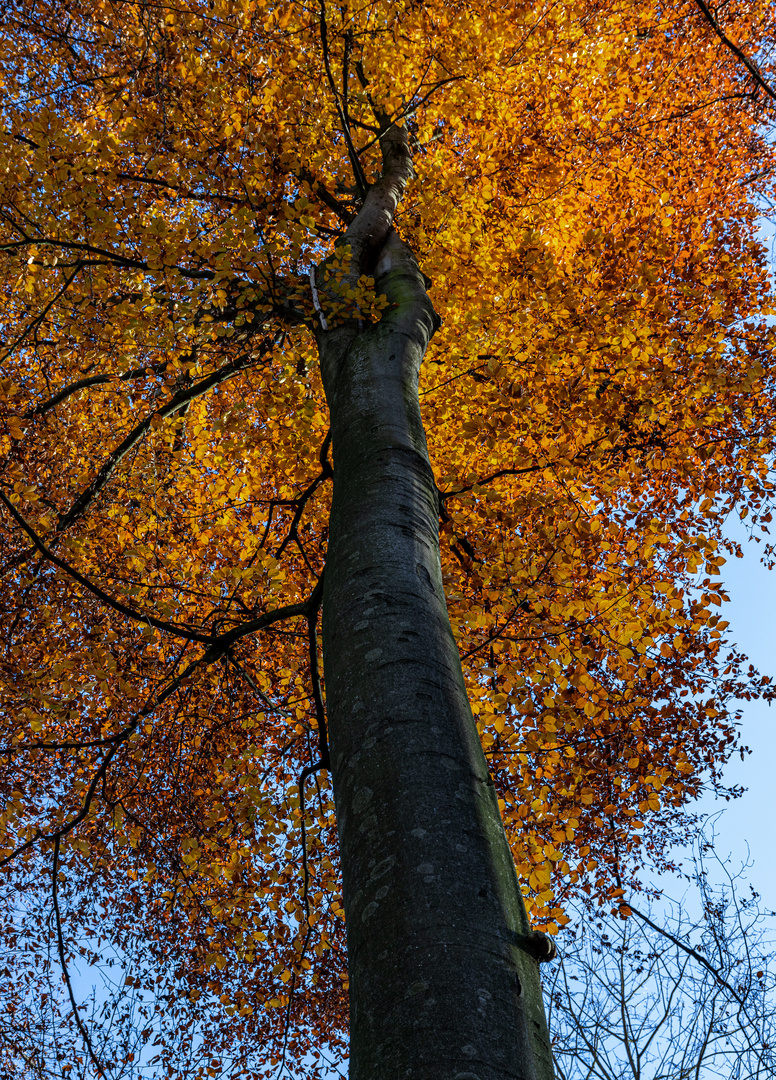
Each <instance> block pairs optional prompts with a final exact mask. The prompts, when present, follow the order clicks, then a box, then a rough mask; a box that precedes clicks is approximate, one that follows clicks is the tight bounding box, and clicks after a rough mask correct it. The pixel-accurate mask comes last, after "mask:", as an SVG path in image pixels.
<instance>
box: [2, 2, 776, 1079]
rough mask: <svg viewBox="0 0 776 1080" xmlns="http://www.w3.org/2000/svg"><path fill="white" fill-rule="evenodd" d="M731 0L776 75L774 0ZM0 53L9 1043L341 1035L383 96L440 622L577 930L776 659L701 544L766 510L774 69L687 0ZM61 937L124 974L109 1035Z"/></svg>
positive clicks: (636, 858)
mask: <svg viewBox="0 0 776 1080" xmlns="http://www.w3.org/2000/svg"><path fill="white" fill-rule="evenodd" d="M717 17H718V19H719V20H720V25H723V26H724V30H725V34H726V36H727V37H728V38H729V39H731V40H733V41H734V42H736V43H737V44H738V45H739V46H740V48H741V49H742V50H744V51H745V52H746V53H747V55H749V56H751V57H754V58H756V59H757V62H758V64H759V65H760V70H761V71H762V73H763V78H764V79H765V78H767V77H769V76H768V70H769V68H768V65H769V55H770V54H769V50H770V49H772V47H773V44H774V40H775V35H776V12H775V10H774V8H773V5H772V4H771V3H769V2H768V0H745V2H744V3H741V4H739V5H737V6H735V10H734V9H733V7H732V6H731V7H730V9H728V8H727V7H726V6H724V5H722V6H720V8H719V9H718V16H717ZM0 69H1V70H2V73H3V75H2V78H3V80H4V86H3V100H2V105H1V106H0V109H1V110H2V124H0V127H1V128H2V131H1V132H0V140H1V146H2V149H1V150H0V155H1V156H0V162H1V163H2V166H3V168H2V170H0V205H1V207H2V210H1V219H0V251H1V254H0V313H1V314H0V319H1V321H2V336H3V347H2V354H1V359H0V366H1V368H2V370H1V371H0V376H1V380H0V395H1V400H0V462H1V465H2V480H1V481H0V499H1V500H2V504H3V505H2V508H1V509H0V548H1V550H0V562H1V563H2V573H3V585H2V589H3V593H2V610H1V614H2V624H3V634H2V659H1V660H0V679H1V680H2V689H1V691H0V693H1V695H2V719H1V720H0V724H1V725H2V728H1V736H0V744H1V745H0V750H2V755H1V756H0V760H2V770H3V771H2V779H1V780H0V790H1V791H2V795H3V805H2V816H1V817H0V824H1V825H2V831H1V832H0V849H1V850H0V855H2V858H3V860H4V862H3V867H4V869H3V874H4V878H3V889H4V895H5V897H6V898H7V904H6V907H5V908H4V909H3V911H2V913H1V914H0V927H1V928H2V929H1V932H2V935H3V937H4V939H5V942H6V946H7V948H8V954H7V956H8V959H7V960H6V961H5V965H6V973H5V977H4V983H5V987H4V991H3V992H4V994H6V1002H5V1005H4V1009H5V1019H4V1020H3V1021H2V1022H1V1023H0V1031H3V1032H4V1034H3V1035H2V1038H3V1040H4V1043H3V1051H2V1052H3V1053H5V1054H6V1057H7V1060H9V1061H11V1060H13V1061H16V1062H17V1064H16V1065H15V1066H14V1068H15V1069H16V1070H17V1071H16V1072H13V1073H12V1075H20V1076H21V1075H27V1072H25V1069H28V1070H29V1075H32V1074H33V1073H35V1074H36V1075H37V1074H38V1073H37V1072H36V1068H37V1066H35V1064H34V1063H35V1062H47V1063H48V1064H47V1065H46V1068H49V1067H50V1069H51V1070H53V1071H52V1072H51V1075H55V1074H56V1075H62V1073H64V1074H65V1075H67V1073H68V1071H69V1070H70V1069H71V1068H72V1069H74V1070H75V1072H74V1075H80V1074H81V1073H82V1072H83V1070H84V1068H86V1067H87V1065H88V1067H89V1068H91V1069H92V1070H94V1069H96V1067H97V1066H96V1065H95V1061H100V1062H102V1063H103V1064H104V1063H106V1062H107V1063H110V1062H114V1063H115V1062H118V1064H117V1065H115V1068H114V1072H115V1075H116V1076H120V1075H121V1076H123V1075H130V1074H131V1070H132V1068H136V1067H137V1065H138V1062H141V1063H142V1064H143V1065H144V1066H147V1067H148V1070H149V1071H148V1075H153V1076H162V1075H165V1074H169V1075H187V1076H189V1075H195V1076H196V1075H211V1076H215V1075H217V1074H218V1073H219V1072H224V1073H226V1072H234V1073H235V1075H236V1074H238V1073H239V1074H240V1075H257V1076H258V1075H264V1074H265V1073H268V1072H269V1071H277V1069H278V1067H279V1065H280V1063H281V1060H284V1061H286V1062H288V1063H291V1064H294V1063H295V1067H298V1068H304V1069H308V1070H315V1069H316V1068H318V1067H321V1068H322V1067H323V1058H320V1057H318V1056H317V1055H318V1052H319V1051H320V1052H325V1053H326V1054H333V1055H335V1056H336V1055H337V1054H339V1053H341V1052H343V1048H344V1047H345V1045H346V1043H345V1039H346V1035H345V1004H346V997H347V994H346V991H347V974H346V972H347V960H346V957H345V955H344V947H343V941H344V938H343V923H342V908H341V903H340V899H339V891H338V889H339V887H338V871H337V848H336V826H335V821H334V814H333V802H332V799H331V793H330V788H329V786H328V781H327V774H326V773H325V772H324V773H318V774H316V776H315V777H314V778H312V779H310V780H309V781H308V784H307V789H306V790H307V796H308V797H307V804H306V807H305V821H306V837H305V839H306V852H307V859H306V866H303V863H302V857H301V850H302V836H301V831H300V829H301V822H302V816H303V813H302V808H301V807H300V801H299V785H298V778H299V774H300V772H301V770H302V769H303V768H305V767H306V766H308V765H310V764H311V763H312V762H314V761H315V760H316V759H317V755H318V752H317V747H318V740H319V729H320V724H319V719H320V717H321V713H320V709H319V708H316V693H315V680H316V678H317V675H316V671H317V652H318V650H317V647H316V636H315V635H316V628H317V627H318V625H319V623H318V606H319V603H320V599H319V594H320V587H319V586H318V585H317V583H318V581H319V577H320V575H321V573H322V571H323V567H324V563H325V555H326V542H327V521H328V509H329V506H330V497H331V490H330V480H331V475H332V467H333V468H336V461H332V459H331V455H330V453H329V446H328V440H327V431H328V419H327V411H326V406H325V401H324V397H323V391H322V387H321V381H320V375H319V368H318V364H317V353H316V345H315V339H314V335H313V334H312V333H311V327H312V326H313V325H315V324H317V321H318V320H320V318H321V315H322V316H323V318H324V319H325V320H326V321H327V324H329V325H336V323H337V320H344V319H360V320H364V321H365V322H366V321H369V320H372V321H374V320H379V318H380V315H381V312H382V310H383V307H384V300H383V299H382V298H381V297H380V296H379V295H377V294H376V292H375V290H374V280H373V279H371V278H369V277H363V278H362V279H361V281H360V282H359V283H358V285H357V286H355V287H352V286H351V285H349V284H348V283H347V280H346V275H347V268H348V250H347V248H346V247H343V246H341V245H340V246H338V247H336V248H335V241H336V240H337V238H338V236H340V235H341V234H342V232H343V230H344V227H345V226H346V225H347V223H348V222H349V221H350V220H351V219H352V217H353V216H354V214H355V213H356V212H357V210H358V208H359V205H360V201H361V199H362V197H363V194H364V192H365V190H366V188H367V186H368V185H369V184H370V183H371V182H373V181H374V179H375V178H376V176H377V173H378V171H379V168H380V148H379V136H380V134H381V132H383V131H384V130H385V125H386V124H390V123H398V124H403V125H404V126H405V127H406V129H407V131H408V136H409V139H410V145H411V147H412V150H413V156H414V167H415V172H416V177H415V179H414V181H413V182H412V184H411V186H410V188H409V190H408V193H407V195H406V197H405V199H404V201H403V203H402V204H401V206H400V207H399V210H398V212H397V216H396V222H395V224H396V228H397V229H398V231H399V232H400V234H401V236H402V237H403V238H404V239H405V240H406V241H407V242H408V244H409V245H410V246H411V248H412V250H413V251H414V252H415V254H416V256H417V258H418V260H419V262H420V264H421V266H422V268H423V271H424V273H425V274H426V275H427V276H428V278H429V279H430V281H431V283H432V285H431V288H430V296H431V298H432V299H433V302H434V305H435V307H436V309H437V311H438V312H439V313H440V314H441V316H442V326H441V328H440V329H439V330H438V332H437V333H436V335H435V337H434V339H433V342H432V345H431V348H430V350H429V354H428V356H427V359H426V362H425V365H424V371H423V375H422V381H421V388H420V392H421V405H422V412H423V417H424V422H425V427H426V433H427V437H428V441H429V448H430V453H431V460H432V463H433V465H434V469H435V472H436V476H437V482H438V486H439V489H440V528H441V534H442V559H443V568H444V572H445V575H446V588H447V597H448V603H449V609H450V614H451V619H452V622H453V628H454V631H455V633H456V635H457V638H458V643H459V646H460V651H461V655H462V657H463V662H464V670H465V674H466V677H467V680H468V687H469V692H470V697H471V699H472V702H473V708H474V710H475V712H476V714H477V717H478V724H479V728H480V732H481V738H482V743H483V746H484V748H485V750H486V753H487V755H488V759H489V762H490V764H491V768H492V771H493V774H494V779H495V782H496V785H497V788H498V791H499V795H500V798H501V800H502V802H503V815H504V820H505V824H506V827H507V831H508V834H509V837H510V841H511V844H512V848H513V852H514V857H515V861H516V865H517V867H518V872H519V874H520V875H521V878H522V880H524V882H525V888H526V892H527V899H528V902H529V904H530V905H531V907H532V914H533V918H534V920H535V922H536V924H537V925H541V926H544V927H546V928H549V929H550V931H551V932H555V931H556V930H557V928H558V927H559V926H562V925H563V923H564V922H565V921H566V918H567V917H566V915H565V914H564V897H566V896H568V895H569V893H570V892H576V891H578V890H580V889H582V890H585V891H586V892H587V893H588V894H589V895H592V896H593V897H596V898H600V900H601V901H602V902H605V903H607V904H608V905H609V906H611V903H612V901H614V903H615V906H616V904H617V903H618V898H619V897H621V896H622V892H621V890H622V888H624V887H629V885H630V883H631V882H632V880H633V878H634V875H635V874H636V872H637V871H638V870H639V868H640V867H641V866H643V865H644V863H645V861H650V860H652V861H657V863H658V864H661V860H663V859H664V858H665V857H668V855H670V847H671V845H672V844H673V843H675V842H676V841H677V840H681V839H682V837H683V836H685V835H686V833H687V830H688V828H689V827H691V818H690V817H689V816H688V814H687V805H688V801H689V800H691V799H692V797H693V796H694V795H696V794H697V793H698V792H699V791H700V790H701V789H702V787H703V786H704V785H708V784H709V783H716V782H718V781H719V779H720V775H721V773H720V770H721V768H722V766H723V765H724V763H725V761H726V759H727V758H728V756H729V755H730V753H731V752H732V751H733V750H734V749H735V747H736V739H737V737H736V729H735V715H736V714H735V711H734V709H735V705H734V703H732V702H733V699H735V698H740V697H746V696H748V695H751V694H757V693H761V692H765V693H770V690H769V688H768V685H767V682H766V680H761V679H760V678H759V676H758V675H757V674H756V673H754V672H752V671H751V669H748V668H747V662H746V660H745V658H743V657H742V656H741V655H740V654H739V653H738V652H736V650H735V649H734V648H733V647H732V645H731V644H730V643H729V642H728V641H727V640H726V627H727V623H726V622H725V621H724V609H723V608H722V601H723V600H724V590H723V589H722V587H721V585H720V583H719V576H718V575H719V566H720V564H721V563H722V562H723V561H724V554H725V544H724V542H723V540H722V537H723V535H724V531H725V520H726V518H727V517H728V515H730V514H733V515H737V516H740V517H746V516H747V515H748V520H749V521H751V522H753V523H754V524H755V525H758V526H759V525H763V524H765V523H767V522H768V521H769V520H770V514H769V509H768V508H769V505H770V501H771V492H772V479H771V473H770V463H771V458H772V454H773V449H774V436H775V434H776V430H775V424H776V415H775V413H774V406H775V405H776V399H775V397H774V375H775V374H776V371H775V370H774V362H773V347H774V332H773V329H772V328H770V327H769V325H768V319H769V316H771V315H772V314H773V313H774V297H773V293H772V286H771V283H770V281H769V279H768V273H767V261H766V252H765V249H764V247H763V244H762V242H761V241H759V240H758V237H757V220H758V213H759V212H760V210H761V207H762V206H763V205H764V203H765V200H767V199H768V198H769V197H772V196H773V193H774V177H776V172H775V171H774V170H775V168H776V162H775V161H774V152H773V149H772V146H771V145H770V143H769V141H768V123H769V120H770V119H772V116H773V111H772V110H773V101H772V100H771V99H770V98H769V96H768V94H767V92H766V90H765V89H763V87H762V86H761V85H758V84H757V83H756V81H755V80H754V78H753V76H752V74H751V73H750V71H748V70H747V68H746V67H744V66H742V64H741V63H740V62H739V60H738V58H737V57H736V55H735V54H734V53H733V52H731V50H730V49H729V48H727V47H726V45H725V43H724V42H723V41H721V40H720V37H719V35H718V34H716V33H715V32H714V28H713V27H712V26H711V25H710V23H709V21H708V19H706V18H705V17H704V14H703V12H702V11H701V10H700V9H699V8H698V6H697V5H696V4H695V3H694V2H690V0H687V2H683V0H672V2H670V3H667V4H660V3H655V2H651V0H647V2H641V3H638V4H636V3H632V2H630V0H624V2H621V3H616V2H614V0H580V2H576V3H572V2H568V3H563V4H555V5H552V4H547V5H545V6H540V7H537V6H536V5H530V4H521V3H512V2H503V3H502V2H498V3H484V2H483V3H476V2H463V0H462V2H460V3H456V2H454V3H451V2H445V3H440V2H437V0H429V2H426V3H423V4H420V3H414V2H403V3H396V2H394V0H391V2H369V3H368V4H366V5H361V4H354V3H350V0H347V2H344V3H341V4H339V5H337V6H336V7H335V6H334V5H333V4H332V5H328V6H327V7H326V8H324V7H322V6H321V7H319V6H317V5H316V4H307V3H303V2H297V0H292V2H284V3H274V2H272V0H270V2H267V0H181V2H180V3H178V4H167V3H164V2H160V3H150V2H148V3H145V2H144V3H140V2H138V3H124V4H114V3H109V2H107V0H89V2H71V3H67V4H64V5H63V4H62V3H56V4H55V3H50V2H36V0H27V2H21V0H18V2H10V3H8V4H6V5H5V7H4V13H3V19H2V26H1V27H0ZM324 260H326V261H325V262H324ZM311 266H316V267H317V268H318V270H317V273H318V277H317V279H315V278H314V279H313V281H312V287H311V279H310V277H309V270H310V267H311ZM316 305H319V306H320V312H319V311H318V310H316ZM311 627H312V630H311ZM311 635H312V638H311ZM311 640H312V645H313V647H312V648H311ZM324 692H325V687H324ZM731 703H732V704H731ZM306 878H308V879H309V880H308V881H307V882H306V880H305V879H306ZM0 906H1V905H0ZM47 950H50V951H51V952H50V955H53V957H54V958H56V957H57V956H59V957H60V958H61V957H65V958H67V959H68V961H69V962H70V963H71V964H72V962H73V958H74V957H77V956H78V954H79V952H80V953H81V954H82V955H83V956H85V957H87V958H91V959H92V960H93V961H95V962H96V963H98V966H99V964H100V963H101V964H102V967H103V970H104V971H108V972H112V974H111V976H110V977H111V978H112V979H114V982H115V986H113V988H112V989H111V988H110V987H109V988H107V989H103V990H101V991H100V993H99V994H98V1004H99V1005H103V1004H104V1003H105V1002H108V1003H112V1004H110V1008H108V1005H105V1009H106V1010H107V1011H106V1012H105V1015H104V1016H103V1017H102V1018H100V1017H95V1018H93V1019H92V1018H88V1017H87V1016H86V1014H85V1013H82V1014H80V1015H81V1016H82V1017H83V1019H82V1020H80V1021H79V1026H80V1027H82V1028H84V1029H88V1031H87V1034H88V1033H90V1038H91V1049H90V1050H87V1049H85V1048H84V1040H83V1032H82V1031H79V1030H78V1027H77V1026H76V1025H75V1024H74V1022H73V1021H72V1019H70V1020H68V1014H69V1001H68V994H67V990H66V989H63V988H62V987H61V984H60V983H59V982H58V981H56V980H53V981H51V983H49V982H48V981H47V980H48V978H49V976H48V971H49V969H48V967H47V962H46V956H47V955H49V954H48V953H47ZM108 950H110V951H108ZM109 956H115V965H114V967H112V968H107V967H106V966H105V965H106V964H107V959H106V958H107V957H109ZM122 965H123V966H122ZM118 971H121V975H120V977H116V972H118ZM52 978H53V977H52ZM85 985H86V984H85V983H81V984H77V983H76V984H75V988H74V989H73V987H71V989H73V993H74V995H75V996H78V994H76V991H78V993H79V994H80V993H82V992H84V993H85V991H84V986H85ZM79 986H80V989H79ZM41 995H43V997H41ZM111 1009H113V1011H112V1012H111V1011H110V1010H111ZM133 1010H134V1011H133ZM52 1031H55V1032H56V1033H57V1034H56V1039H55V1040H54V1041H50V1039H51V1034H50V1033H51V1032H52ZM141 1046H142V1047H144V1048H145V1049H141ZM311 1052H312V1053H311ZM133 1053H134V1054H136V1055H138V1057H137V1059H136V1061H135V1065H134V1066H133V1065H132V1064H131V1062H132V1058H131V1055H132V1054H133ZM305 1054H307V1055H308V1056H307V1058H306V1059H305V1062H306V1063H305V1064H304V1065H300V1062H301V1061H302V1059H303V1058H304V1056H305ZM89 1056H91V1063H90V1064H89V1063H88V1057H89ZM25 1057H26V1059H27V1061H28V1064H27V1066H23V1065H22V1064H19V1062H22V1061H23V1060H24V1059H25ZM152 1058H156V1059H157V1060H156V1061H155V1063H154V1064H149V1062H150V1061H151V1059H152ZM79 1059H81V1060H82V1061H83V1062H87V1064H78V1060H79ZM41 1075H43V1074H42V1073H41ZM46 1075H49V1073H48V1072H47V1073H46ZM111 1075H113V1074H111Z"/></svg>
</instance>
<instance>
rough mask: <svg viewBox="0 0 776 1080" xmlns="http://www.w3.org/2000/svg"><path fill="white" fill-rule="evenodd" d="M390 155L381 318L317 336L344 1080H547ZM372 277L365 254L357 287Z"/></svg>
mask: <svg viewBox="0 0 776 1080" xmlns="http://www.w3.org/2000/svg"><path fill="white" fill-rule="evenodd" d="M383 149H384V174H383V181H382V185H383V186H382V189H381V190H378V191H377V192H376V193H375V189H376V188H378V186H379V183H380V182H378V185H375V187H373V188H372V189H370V193H369V196H367V200H366V203H365V207H364V211H362V215H363V218H362V221H361V222H360V225H359V227H360V228H361V234H362V235H364V234H366V235H367V236H368V240H369V241H370V242H371V243H372V247H373V251H374V250H375V248H376V252H377V266H376V270H375V275H376V278H377V281H376V287H377V290H378V292H380V293H385V294H386V295H387V297H388V300H389V304H390V307H389V308H388V309H386V313H385V315H384V317H383V319H382V320H381V321H380V322H379V323H377V324H375V325H373V326H370V327H368V328H366V329H363V328H362V329H359V328H358V326H357V325H353V324H348V325H346V326H342V327H339V328H335V329H331V330H328V331H327V332H323V331H321V332H319V335H318V338H319V347H320V354H321V364H322V372H323V379H324V386H325V389H326V396H327V400H328V403H329V408H330V413H331V426H332V446H333V456H334V499H333V506H332V514H331V523H330V533H329V546H328V554H327V562H326V576H325V582H324V599H323V651H324V672H325V678H326V699H327V713H328V727H329V740H330V752H331V753H330V756H331V770H332V778H333V785H334V795H335V801H336V807H337V820H338V829H339V840H340V855H341V863H342V874H343V887H344V904H345V918H346V925H347V941H348V956H349V960H348V963H349V973H350V1000H351V1017H350V1024H351V1026H350V1053H351V1057H350V1077H351V1080H403V1078H413V1080H414V1078H418V1080H420V1078H422V1080H436V1078H439V1080H443V1078H444V1080H496V1078H498V1080H502V1078H510V1080H517V1078H520V1080H550V1078H551V1077H552V1075H553V1071H552V1063H551V1053H550V1047H549V1041H548V1036H547V1029H546V1022H545V1018H544V1010H543V1005H542V1000H541V990H540V983H539V974H538V964H537V961H536V960H535V959H534V958H533V956H532V955H530V949H531V944H532V942H531V936H530V927H529V925H528V921H527V917H526V913H525V907H524V904H523V899H522V895H521V892H520V888H519V885H518V882H517V877H516V874H515V869H514V864H513V860H512V857H511V853H510V851H509V846H508V844H507V840H506V836H505V833H504V828H503V824H502V821H501V816H500V813H499V808H498V802H497V798H496V794H495V790H494V787H493V783H492V780H491V779H490V776H489V774H488V768H487V764H486V761H485V757H484V754H483V752H482V748H481V746H480V742H479V738H478V735H477V730H476V726H475V723H474V720H473V717H472V713H471V709H470V707H469V702H468V699H467V695H466V691H465V686H464V680H463V675H462V671H461V663H460V658H459V655H458V650H457V647H456V644H455V640H454V638H453V635H452V631H451V628H450V623H449V619H448V615H447V607H446V603H445V596H444V590H443V586H442V573H441V564H440V557H439V536H438V522H439V507H438V496H437V489H436V484H435V482H434V477H433V473H432V470H431V465H430V463H429V458H428V452H427V448H426V440H425V435H424V432H423V426H422V422H421V417H420V407H419V401H418V392H417V386H418V374H419V371H420V365H421V362H422V360H423V356H424V353H425V350H426V347H427V345H428V342H429V340H430V338H431V335H432V333H433V331H434V327H435V322H436V316H435V314H434V311H433V308H432V305H431V302H430V300H429V299H428V297H427V295H426V289H425V285H424V279H423V276H422V275H421V273H420V270H419V269H418V266H417V263H416V262H415V259H414V257H413V255H412V253H411V252H410V250H409V248H407V247H406V245H404V244H403V243H402V242H401V241H400V240H399V239H398V237H397V236H396V234H395V233H393V232H391V231H390V229H391V219H392V215H393V210H394V208H395V206H396V204H397V203H398V200H399V198H400V196H401V193H402V191H403V186H404V183H405V182H406V177H407V176H408V175H409V157H408V155H407V154H406V144H404V154H405V156H404V158H402V154H401V150H402V147H401V145H399V141H398V140H396V141H395V143H394V144H393V145H391V146H390V147H389V151H390V153H391V154H393V159H391V157H390V154H386V148H385V146H384V147H383ZM386 161H387V164H386ZM392 163H393V166H395V167H394V168H393V173H391V168H392ZM392 178H393V189H391V186H390V185H391V182H392ZM386 190H387V191H388V196H386ZM373 194H375V199H374V202H375V204H376V205H377V210H378V212H377V215H376V217H375V219H373V220H371V221H370V220H369V211H370V196H372V195H373ZM391 203H392V205H391ZM386 205H387V207H388V209H389V213H387V214H386V213H384V210H385V207H386ZM362 215H360V217H361V216H362ZM364 219H366V220H364ZM357 221H358V219H357ZM375 222H376V224H375ZM349 231H350V230H349ZM353 248H354V251H357V245H356V244H354V245H353ZM368 248H369V243H368V242H365V243H364V245H363V248H362V251H364V252H365V251H368ZM354 262H356V259H355V257H354ZM363 269H364V264H363V262H362V259H361V256H360V255H359V258H358V261H357V263H356V266H355V267H354V269H353V276H355V277H357V276H358V273H359V272H361V271H362V270H363Z"/></svg>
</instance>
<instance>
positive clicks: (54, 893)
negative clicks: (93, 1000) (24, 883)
mask: <svg viewBox="0 0 776 1080" xmlns="http://www.w3.org/2000/svg"><path fill="white" fill-rule="evenodd" d="M59 839H60V838H59V836H56V837H55V838H54V861H53V865H52V868H51V899H52V900H53V903H54V919H55V922H56V927H57V951H58V952H59V964H60V967H61V968H62V975H63V976H64V979H65V985H66V986H67V995H68V997H69V998H70V1004H71V1006H72V1009H73V1019H74V1020H75V1022H76V1026H77V1027H78V1030H79V1031H80V1033H81V1038H82V1039H83V1041H84V1045H85V1046H86V1050H87V1052H88V1054H89V1057H90V1058H91V1059H92V1064H93V1065H94V1067H95V1069H96V1070H97V1075H98V1076H105V1069H104V1068H103V1066H102V1063H101V1062H100V1059H99V1058H98V1057H97V1055H96V1054H95V1052H94V1047H93V1046H92V1040H91V1039H90V1038H89V1032H88V1031H87V1030H86V1025H85V1024H84V1022H83V1020H82V1019H81V1016H80V1014H79V1012H78V1003H77V1002H76V1000H75V994H74V993H73V984H72V982H71V981H70V972H69V971H68V969H67V957H66V956H65V939H64V937H63V935H62V915H61V912H60V910H59V880H58V879H59Z"/></svg>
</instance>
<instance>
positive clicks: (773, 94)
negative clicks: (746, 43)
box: [695, 0, 776, 101]
mask: <svg viewBox="0 0 776 1080" xmlns="http://www.w3.org/2000/svg"><path fill="white" fill-rule="evenodd" d="M695 3H696V5H697V6H698V7H699V8H700V10H701V11H702V12H703V15H704V17H705V19H706V22H707V23H708V24H709V26H710V27H711V28H712V30H713V31H714V33H715V34H716V35H717V37H718V38H719V40H720V41H721V42H722V44H723V45H725V46H726V47H727V48H728V49H730V51H731V52H732V53H733V55H734V56H736V57H737V58H738V59H739V60H740V61H741V63H742V64H743V65H744V67H745V68H746V70H747V71H748V72H749V74H750V75H751V76H752V78H753V79H754V81H755V82H756V83H757V85H758V86H759V87H760V88H761V89H762V90H764V91H765V93H766V94H767V95H768V97H770V98H773V100H774V101H776V90H774V89H773V87H772V86H771V85H770V84H769V83H767V82H766V81H765V79H764V78H763V77H762V75H761V74H760V69H759V68H758V67H757V65H756V64H755V63H754V62H753V61H752V60H750V59H749V57H748V56H747V55H746V54H745V53H744V52H742V50H741V49H739V47H738V45H736V44H735V43H734V42H732V41H731V40H730V38H729V37H728V36H727V34H726V33H725V31H724V30H723V29H722V27H721V26H720V25H719V23H718V22H717V20H716V19H715V18H714V15H713V14H712V13H711V9H710V8H709V7H708V5H707V4H706V0H695Z"/></svg>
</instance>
